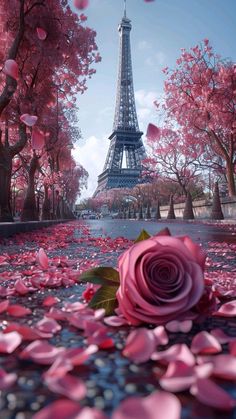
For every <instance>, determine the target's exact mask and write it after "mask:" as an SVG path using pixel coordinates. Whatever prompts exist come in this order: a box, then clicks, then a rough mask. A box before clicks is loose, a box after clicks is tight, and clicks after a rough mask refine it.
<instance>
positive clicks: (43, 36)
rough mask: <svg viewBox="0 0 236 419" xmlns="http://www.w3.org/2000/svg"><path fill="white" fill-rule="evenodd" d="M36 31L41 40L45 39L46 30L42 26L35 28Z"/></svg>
mask: <svg viewBox="0 0 236 419" xmlns="http://www.w3.org/2000/svg"><path fill="white" fill-rule="evenodd" d="M36 32H37V35H38V38H39V39H40V40H41V41H45V39H46V38H47V32H46V31H45V30H44V29H42V28H36Z"/></svg>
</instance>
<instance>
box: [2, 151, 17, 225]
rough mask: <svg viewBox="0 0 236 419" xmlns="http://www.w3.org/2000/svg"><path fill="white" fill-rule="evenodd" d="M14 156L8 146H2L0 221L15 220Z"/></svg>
mask: <svg viewBox="0 0 236 419" xmlns="http://www.w3.org/2000/svg"><path fill="white" fill-rule="evenodd" d="M11 172H12V156H11V154H10V151H9V149H8V148H5V147H3V146H1V147H0V222H11V221H14V219H13V217H12V212H11V205H10V198H11Z"/></svg>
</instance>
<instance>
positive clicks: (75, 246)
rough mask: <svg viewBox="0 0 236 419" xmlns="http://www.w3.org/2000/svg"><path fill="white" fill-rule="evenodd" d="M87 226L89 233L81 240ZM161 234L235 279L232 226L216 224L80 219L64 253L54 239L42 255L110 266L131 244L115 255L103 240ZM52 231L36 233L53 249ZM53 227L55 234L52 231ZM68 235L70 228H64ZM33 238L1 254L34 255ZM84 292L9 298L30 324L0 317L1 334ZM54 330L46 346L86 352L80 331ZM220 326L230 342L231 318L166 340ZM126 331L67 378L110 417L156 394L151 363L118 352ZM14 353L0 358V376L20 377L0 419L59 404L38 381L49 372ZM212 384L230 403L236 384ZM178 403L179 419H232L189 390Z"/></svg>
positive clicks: (1, 405)
mask: <svg viewBox="0 0 236 419" xmlns="http://www.w3.org/2000/svg"><path fill="white" fill-rule="evenodd" d="M87 226H88V230H87V233H86V228H87ZM165 227H168V228H169V229H170V231H171V233H172V234H173V235H187V234H188V235H189V236H190V237H191V238H192V239H193V240H195V241H197V242H200V243H202V245H203V247H204V248H205V249H207V250H208V251H209V255H210V258H211V261H212V264H211V265H209V266H208V271H209V272H210V273H213V274H214V272H218V273H219V272H220V273H221V272H222V271H223V270H226V271H230V274H231V275H232V272H235V276H236V258H234V256H235V254H236V247H235V245H236V228H235V226H234V225H225V224H222V225H220V226H218V225H210V224H209V225H208V224H204V223H196V222H189V223H186V222H181V221H175V222H169V223H167V222H165V221H161V222H155V221H133V220H105V219H104V220H86V221H82V222H77V223H72V224H71V231H73V232H74V233H73V237H75V240H73V238H71V237H70V236H69V233H68V237H67V239H68V243H67V246H66V247H61V246H60V243H58V244H57V243H56V241H57V239H56V238H55V243H54V248H53V246H51V248H50V249H49V250H48V252H47V253H48V256H49V257H50V258H55V257H60V256H61V257H65V256H68V258H69V260H74V261H77V262H75V263H74V265H73V267H74V268H76V267H77V268H78V266H79V265H81V264H82V261H84V262H85V265H86V261H88V262H91V260H94V263H95V265H96V264H98V265H109V266H116V263H117V256H118V255H119V254H120V253H122V251H123V250H124V248H125V247H128V246H129V243H128V242H127V243H124V245H118V247H117V250H115V249H114V247H113V242H112V241H111V240H110V241H109V240H107V236H109V237H111V238H112V239H115V238H116V237H120V236H123V237H126V238H127V239H130V240H133V239H135V238H137V236H138V235H139V233H140V231H141V230H142V229H145V230H146V231H147V232H148V233H149V234H156V233H157V232H158V231H160V230H161V229H163V228H165ZM54 228H56V227H52V228H49V229H45V230H44V233H43V234H42V237H47V236H51V237H52V243H53V236H54V233H53V232H54V231H55V230H53V229H54ZM58 228H61V227H60V226H58ZM67 228H70V223H68V227H67ZM33 234H37V233H31V235H29V236H24V235H23V236H21V238H20V236H19V237H18V239H16V238H15V239H14V238H11V239H10V240H5V241H3V242H2V243H1V244H0V255H1V254H4V253H6V252H9V254H12V255H15V254H23V253H24V252H34V251H36V250H38V248H39V246H42V245H43V244H42V243H43V241H44V239H42V238H40V239H37V240H36V241H35V242H34V241H33V239H32V238H33ZM16 237H17V236H16ZM94 237H97V238H99V237H101V238H103V240H101V241H96V240H95V241H93V238H94ZM26 239H27V240H26ZM40 240H41V241H40ZM221 248H224V249H225V253H224V254H225V255H227V257H228V258H229V259H227V264H228V265H226V262H225V259H224V258H223V259H222V254H221V253H220V254H219V250H221ZM14 260H15V259H14V258H13V261H14ZM30 264H32V262H27V261H25V262H24V264H23V265H15V266H14V265H12V266H11V267H9V270H10V271H11V272H13V273H16V271H22V270H26V269H29V268H30ZM85 265H84V266H85ZM224 266H225V267H224ZM226 266H228V267H226ZM5 270H7V268H6V266H1V265H0V272H3V271H5ZM62 270H63V268H62ZM0 276H1V274H0ZM1 285H2V286H8V285H9V281H5V282H4V281H3V280H2V279H1ZM83 290H84V286H82V285H79V284H73V285H72V286H64V287H63V286H60V287H58V288H56V287H54V288H50V287H48V288H46V287H44V288H42V289H40V290H37V291H36V292H34V293H31V294H30V295H23V296H17V295H14V296H12V297H10V299H11V302H12V304H16V303H17V304H21V305H24V306H26V307H28V308H30V309H31V310H32V316H30V318H23V317H22V318H20V319H18V318H17V319H14V318H12V317H11V316H10V315H9V314H7V315H6V314H5V313H2V314H0V321H1V323H0V324H1V326H2V328H4V327H6V325H7V323H8V322H13V321H17V322H19V323H21V324H25V325H34V324H35V323H36V322H37V321H38V320H39V319H41V318H42V316H43V315H44V314H45V308H43V307H42V302H43V300H44V298H45V297H46V296H48V295H53V296H56V297H58V298H59V299H60V303H58V305H57V307H62V306H63V304H65V303H67V302H70V303H73V302H76V301H81V293H82V291H83ZM0 301H1V299H0ZM59 323H61V324H62V326H63V328H62V330H61V332H60V333H56V334H55V336H54V337H53V338H51V339H50V343H51V344H53V345H56V346H64V347H68V348H71V347H82V346H84V345H85V338H84V335H83V332H81V331H79V330H78V329H77V328H75V327H73V326H71V325H68V324H64V323H63V322H60V321H59ZM218 327H220V328H222V329H223V330H225V332H227V333H228V334H230V335H232V336H235V337H236V319H235V318H231V319H225V318H217V317H209V318H207V319H205V320H204V322H203V323H196V324H195V325H194V328H193V330H192V331H191V333H189V334H182V333H171V334H170V344H173V343H177V342H179V343H187V344H190V342H191V339H192V336H193V335H194V334H196V333H197V332H199V331H201V330H211V329H213V328H218ZM129 331H130V329H128V328H127V327H120V328H119V329H118V330H117V329H113V328H110V332H109V334H110V336H112V337H113V338H114V340H115V347H114V348H111V349H106V350H102V349H101V350H99V352H98V353H96V354H94V355H92V357H91V358H90V359H89V360H88V361H86V362H85V364H84V365H81V366H79V367H76V369H75V370H74V371H73V373H74V375H76V376H78V377H79V378H81V379H83V380H84V382H85V384H86V387H87V395H86V397H85V398H84V399H83V400H81V401H80V404H81V405H82V406H90V407H97V408H99V409H102V410H103V411H104V412H105V413H106V414H107V415H108V416H109V417H110V415H111V413H112V411H113V410H114V408H115V407H117V406H118V405H119V403H120V402H121V400H123V399H124V398H126V397H129V396H145V395H148V394H150V393H151V392H152V391H154V390H156V389H160V386H159V383H158V378H159V376H160V368H159V367H158V365H157V364H156V363H154V362H151V361H149V362H146V363H144V364H141V365H137V364H135V363H132V362H130V361H129V360H128V359H127V358H124V357H123V356H122V354H121V349H122V347H123V346H124V341H125V338H126V337H127V335H128V333H129ZM28 343H29V342H28ZM25 346H26V344H25ZM163 349H165V347H163ZM21 350H22V347H21ZM225 351H226V345H223V352H225ZM19 353H20V350H17V351H16V352H14V354H11V355H8V356H6V355H2V354H0V364H1V365H2V366H4V369H6V370H7V371H8V372H16V373H17V375H18V379H17V382H16V383H15V384H14V386H13V387H12V388H10V389H9V390H8V391H3V392H2V393H1V397H0V419H29V418H31V417H32V416H33V414H34V413H35V412H37V411H38V410H40V409H41V408H42V407H44V406H45V405H47V404H48V403H50V402H52V401H54V400H58V399H59V398H60V396H59V395H58V394H55V393H52V392H51V391H49V389H48V388H47V386H46V385H45V383H44V382H43V380H42V373H44V372H45V371H46V370H47V366H42V365H37V364H34V363H33V362H31V361H28V360H20V358H19ZM217 383H218V384H220V386H221V387H223V388H224V389H226V390H227V392H228V393H229V394H231V396H233V397H234V398H235V399H236V388H235V385H234V383H231V382H226V381H223V380H218V381H217ZM178 397H179V399H180V401H181V404H182V407H183V409H182V419H187V418H188V419H190V418H195V419H200V418H201V419H215V418H225V419H236V411H233V412H223V413H222V412H221V411H219V410H215V409H213V408H211V407H207V406H205V405H203V404H201V403H200V402H198V401H197V400H196V399H195V398H194V397H192V396H190V395H189V393H188V392H187V391H185V392H181V393H179V394H178ZM51 419H54V418H51ZM127 419H128V418H127ZM143 419H145V418H143ZM163 419H168V418H163Z"/></svg>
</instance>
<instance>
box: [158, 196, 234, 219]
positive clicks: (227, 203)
mask: <svg viewBox="0 0 236 419" xmlns="http://www.w3.org/2000/svg"><path fill="white" fill-rule="evenodd" d="M211 207H212V201H210V200H201V201H193V212H194V217H195V218H199V219H203V218H210V214H211ZM221 208H222V211H223V214H224V218H225V219H236V198H235V199H229V198H221ZM174 209H175V216H176V218H183V212H184V203H182V204H174ZM168 210H169V205H165V206H162V207H160V212H161V217H162V218H166V217H167V213H168Z"/></svg>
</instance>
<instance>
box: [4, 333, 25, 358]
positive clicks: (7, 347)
mask: <svg viewBox="0 0 236 419" xmlns="http://www.w3.org/2000/svg"><path fill="white" fill-rule="evenodd" d="M21 342H22V337H21V335H20V334H19V333H18V332H9V333H2V332H0V352H2V353H6V354H11V353H12V352H14V350H15V349H16V348H17V347H18V346H19V345H20V344H21Z"/></svg>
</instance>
